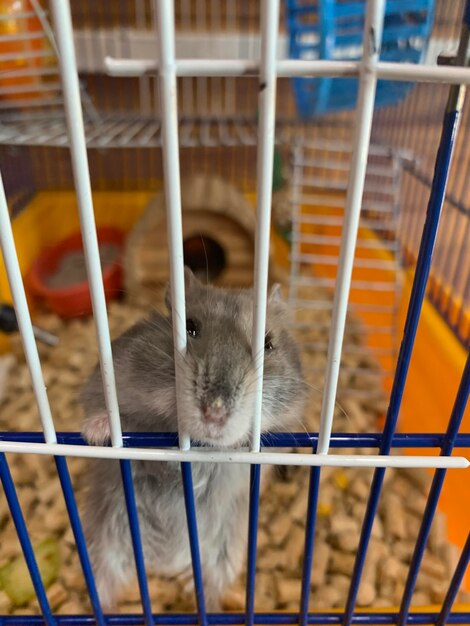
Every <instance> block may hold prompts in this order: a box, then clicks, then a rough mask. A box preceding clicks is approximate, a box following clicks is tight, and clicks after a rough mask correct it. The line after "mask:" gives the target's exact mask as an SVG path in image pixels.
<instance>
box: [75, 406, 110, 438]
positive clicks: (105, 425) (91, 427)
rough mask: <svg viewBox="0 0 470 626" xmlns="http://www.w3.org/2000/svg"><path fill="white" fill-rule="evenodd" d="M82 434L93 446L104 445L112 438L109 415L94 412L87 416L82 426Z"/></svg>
mask: <svg viewBox="0 0 470 626" xmlns="http://www.w3.org/2000/svg"><path fill="white" fill-rule="evenodd" d="M82 436H83V438H84V439H86V441H87V442H88V443H89V444H91V445H92V446H103V445H105V444H107V443H108V442H109V441H110V439H111V429H110V427H109V419H108V415H107V414H106V413H105V412H103V413H93V414H92V415H90V416H89V417H87V418H86V420H85V423H84V424H83V428H82Z"/></svg>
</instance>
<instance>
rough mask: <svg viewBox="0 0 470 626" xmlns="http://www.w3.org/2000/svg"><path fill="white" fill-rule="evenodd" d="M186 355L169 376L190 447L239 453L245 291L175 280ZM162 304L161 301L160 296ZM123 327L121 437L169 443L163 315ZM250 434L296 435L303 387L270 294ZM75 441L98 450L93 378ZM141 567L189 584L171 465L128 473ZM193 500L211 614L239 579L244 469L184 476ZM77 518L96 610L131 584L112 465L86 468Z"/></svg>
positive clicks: (250, 382)
mask: <svg viewBox="0 0 470 626" xmlns="http://www.w3.org/2000/svg"><path fill="white" fill-rule="evenodd" d="M185 283H186V317H187V321H186V328H187V334H188V338H187V351H186V354H185V357H184V361H183V363H182V367H181V372H180V374H181V377H182V394H183V395H182V398H181V407H180V411H181V414H180V421H181V425H182V428H183V430H184V431H186V432H188V433H189V435H190V436H191V439H192V441H193V442H199V443H200V444H204V445H208V446H215V447H218V448H224V447H229V448H233V447H241V446H243V445H246V444H248V443H249V441H250V433H251V424H252V414H253V408H252V407H253V399H254V388H255V370H254V367H253V358H252V354H251V332H252V322H253V292H252V290H229V289H222V288H215V287H211V286H205V285H202V284H201V283H200V282H199V281H198V280H197V279H196V278H195V277H194V275H193V274H192V273H191V272H190V270H188V269H186V271H185ZM167 294H168V292H167ZM166 300H167V305H168V307H169V310H170V314H169V315H168V316H164V315H162V314H160V313H156V312H154V313H152V315H151V316H150V317H149V318H148V319H146V320H143V321H141V322H138V323H137V324H135V325H134V326H133V327H132V328H130V329H129V330H128V331H127V332H126V333H124V334H123V335H122V336H121V337H119V338H118V339H116V340H115V341H114V342H113V357H114V366H115V375H116V384H117V393H118V402H119V408H120V413H121V422H122V428H123V431H128V432H132V431H136V432H137V431H141V432H142V431H143V432H150V431H151V432H175V431H176V430H177V421H176V394H175V365H174V358H173V336H172V326H171V308H170V306H169V304H170V303H169V297H168V295H167V298H166ZM266 331H267V332H266V338H265V365H264V382H263V414H262V431H263V432H267V431H276V430H277V431H288V430H293V429H295V428H296V426H298V425H299V422H300V419H301V415H302V409H303V404H304V398H305V395H306V386H305V383H304V379H303V376H302V371H301V365H300V360H299V354H298V350H297V347H296V345H295V343H294V341H293V339H292V338H291V337H290V335H289V333H288V330H287V307H286V304H285V303H284V302H283V300H282V298H281V296H280V290H279V288H278V286H275V287H273V289H272V290H271V292H270V296H269V301H268V307H267V328H266ZM82 402H83V406H84V409H85V415H86V419H85V422H84V425H83V435H84V437H85V438H86V440H87V441H88V442H89V443H91V444H95V445H100V444H104V443H106V442H107V441H108V440H109V437H110V431H109V424H108V418H107V414H106V409H105V401H104V396H103V389H102V384H101V375H100V371H99V367H96V368H95V370H94V371H93V373H92V375H91V377H90V378H89V380H88V381H87V383H86V384H85V386H84V389H83V392H82ZM132 468H133V470H132V471H133V479H134V486H135V495H136V500H137V506H138V510H139V521H140V528H141V534H142V542H143V547H144V554H145V559H146V564H147V566H148V568H149V569H151V570H153V571H156V572H157V573H158V574H161V575H163V576H168V577H177V576H181V577H183V578H184V577H186V576H188V578H190V572H191V558H190V551H189V540H188V535H187V527H186V515H185V508H184V499H183V489H182V480H181V471H180V465H179V463H174V462H145V461H136V462H133V463H132ZM192 469H193V482H194V495H195V503H196V511H197V521H198V530H199V541H200V550H201V560H202V568H203V577H204V584H205V592H206V601H207V605H208V608H209V609H210V610H216V609H217V608H218V606H219V604H218V603H219V598H220V595H221V593H222V592H223V590H224V589H225V588H226V587H227V585H229V584H230V583H231V582H232V581H233V580H234V578H235V577H236V576H237V575H238V574H239V573H240V570H241V567H242V564H243V558H244V551H245V546H246V539H247V522H248V517H247V510H248V492H249V467H248V466H247V465H241V464H234V465H233V464H208V463H194V464H193V468H192ZM90 471H91V474H90V479H89V490H88V497H87V502H86V510H85V516H84V526H85V533H86V537H87V541H88V546H89V550H90V556H91V560H92V566H93V569H94V573H95V577H96V581H97V586H98V592H99V595H100V598H101V602H102V604H103V606H104V607H105V608H110V607H112V605H113V604H114V602H115V600H116V594H117V593H118V592H119V590H120V589H121V588H122V587H123V586H124V585H125V583H126V582H127V581H128V579H129V577H131V576H132V575H133V574H134V571H135V570H134V558H133V551H132V545H131V538H130V532H129V527H128V519H127V512H126V507H125V501H124V496H123V489H122V484H121V475H120V470H119V465H118V462H117V461H109V460H108V461H105V460H98V461H93V462H92V463H91V466H90Z"/></svg>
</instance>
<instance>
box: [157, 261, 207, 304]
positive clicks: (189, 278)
mask: <svg viewBox="0 0 470 626" xmlns="http://www.w3.org/2000/svg"><path fill="white" fill-rule="evenodd" d="M200 286H201V283H200V282H199V281H198V279H197V278H196V276H194V274H193V272H192V270H190V269H189V267H188V266H187V265H185V266H184V291H185V294H188V293H189V292H190V291H191V289H194V287H200ZM165 304H166V306H167V308H168V310H169V311H171V289H170V283H169V282H168V284H167V286H166V292H165Z"/></svg>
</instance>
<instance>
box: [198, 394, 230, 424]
mask: <svg viewBox="0 0 470 626" xmlns="http://www.w3.org/2000/svg"><path fill="white" fill-rule="evenodd" d="M201 412H202V416H203V419H204V421H205V422H208V423H212V424H218V425H220V426H222V425H223V424H225V422H226V421H227V418H228V409H227V406H226V404H225V402H224V401H223V400H222V398H221V397H220V396H219V397H218V398H216V399H215V400H213V401H212V402H210V403H209V404H207V403H205V402H203V403H202V404H201Z"/></svg>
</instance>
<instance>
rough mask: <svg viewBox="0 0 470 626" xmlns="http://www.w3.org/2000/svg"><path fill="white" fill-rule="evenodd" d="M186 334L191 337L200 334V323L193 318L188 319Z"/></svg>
mask: <svg viewBox="0 0 470 626" xmlns="http://www.w3.org/2000/svg"><path fill="white" fill-rule="evenodd" d="M186 334H188V335H189V336H190V337H197V336H198V335H199V324H198V323H197V322H195V321H194V320H192V319H187V320H186Z"/></svg>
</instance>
